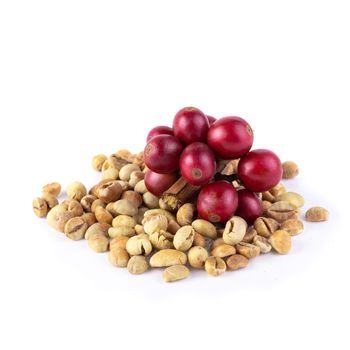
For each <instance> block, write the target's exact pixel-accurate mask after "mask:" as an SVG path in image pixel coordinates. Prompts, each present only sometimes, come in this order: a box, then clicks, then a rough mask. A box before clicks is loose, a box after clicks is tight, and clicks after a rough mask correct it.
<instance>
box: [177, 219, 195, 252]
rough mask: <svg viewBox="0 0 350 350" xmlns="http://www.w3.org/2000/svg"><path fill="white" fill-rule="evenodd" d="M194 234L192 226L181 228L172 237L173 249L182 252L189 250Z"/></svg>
mask: <svg viewBox="0 0 350 350" xmlns="http://www.w3.org/2000/svg"><path fill="white" fill-rule="evenodd" d="M194 233H195V231H194V229H193V227H192V226H190V225H187V226H182V227H181V228H180V229H179V230H178V231H177V232H176V234H175V236H174V241H173V243H174V247H175V248H176V249H177V250H181V251H183V252H185V251H186V250H188V249H190V248H191V247H192V244H193V240H194Z"/></svg>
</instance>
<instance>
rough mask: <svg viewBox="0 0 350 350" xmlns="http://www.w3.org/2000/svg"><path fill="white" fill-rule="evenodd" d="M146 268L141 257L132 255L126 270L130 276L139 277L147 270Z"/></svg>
mask: <svg viewBox="0 0 350 350" xmlns="http://www.w3.org/2000/svg"><path fill="white" fill-rule="evenodd" d="M148 266H149V265H148V262H147V260H146V258H145V257H144V256H143V255H134V256H132V257H131V258H130V260H129V261H128V265H127V269H128V271H129V272H130V273H131V274H132V275H140V274H142V273H144V272H146V271H147V270H148Z"/></svg>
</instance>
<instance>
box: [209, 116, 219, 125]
mask: <svg viewBox="0 0 350 350" xmlns="http://www.w3.org/2000/svg"><path fill="white" fill-rule="evenodd" d="M207 118H208V121H209V126H212V125H213V124H214V123H215V122H216V121H217V119H216V118H214V117H212V116H211V115H207Z"/></svg>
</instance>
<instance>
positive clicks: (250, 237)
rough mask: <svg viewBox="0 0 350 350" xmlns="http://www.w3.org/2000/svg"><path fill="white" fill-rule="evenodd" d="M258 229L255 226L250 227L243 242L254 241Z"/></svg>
mask: <svg viewBox="0 0 350 350" xmlns="http://www.w3.org/2000/svg"><path fill="white" fill-rule="evenodd" d="M257 234H258V233H257V231H256V229H255V228H254V227H249V228H248V230H247V232H246V234H245V235H244V237H243V239H242V242H245V243H252V242H253V239H254V237H255V236H256V235H257Z"/></svg>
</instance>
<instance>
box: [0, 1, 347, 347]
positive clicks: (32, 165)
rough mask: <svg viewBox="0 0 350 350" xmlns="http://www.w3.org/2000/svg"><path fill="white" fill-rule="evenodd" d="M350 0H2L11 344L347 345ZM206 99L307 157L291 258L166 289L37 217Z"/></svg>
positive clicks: (0, 261) (6, 291)
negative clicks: (44, 194) (43, 199)
mask: <svg viewBox="0 0 350 350" xmlns="http://www.w3.org/2000/svg"><path fill="white" fill-rule="evenodd" d="M347 5H348V2H347V1H336V0H332V1H305V0H303V1H179V0H177V1H150V0H147V1H87V0H85V1H73V0H68V1H63V0H60V1H48V0H46V1H16V0H9V1H6V0H5V1H1V2H0V117H1V127H0V131H1V138H0V143H1V144H0V146H1V147H0V149H1V183H2V184H1V189H2V190H1V194H2V196H1V201H0V206H1V211H0V212H1V242H0V247H1V248H0V249H1V253H0V270H1V277H0V278H1V286H0V322H1V326H0V348H1V349H4V350H5V349H6V350H8V349H93V348H94V349H103V348H107V349H111V348H121V347H123V348H131V349H134V348H152V349H158V348H161V349H175V348H176V349H179V348H180V347H181V348H183V349H187V348H192V349H203V348H210V349H213V348H233V349H253V348H258V347H259V348H264V349H265V348H269V349H281V348H282V349H299V348H303V349H304V348H312V349H321V348H335V349H348V348H349V345H350V344H349V338H348V326H349V312H350V308H349V295H350V289H349V285H348V284H347V283H348V282H349V267H350V264H349V244H350V242H349V235H350V233H349V227H348V226H349V225H348V224H346V223H345V220H346V216H347V212H348V210H349V205H348V201H349V199H348V198H349V189H348V165H347V163H348V162H349V156H348V153H347V152H348V151H349V146H350V145H349V135H348V127H347V125H346V123H347V121H348V119H349V112H350V107H349V96H350V86H349V84H350V83H349V82H350V69H349V66H350V65H349V62H350V53H349V33H350V21H349V16H350V12H349V10H348V8H347ZM187 105H194V106H197V107H199V108H201V109H202V110H203V111H204V112H206V113H207V114H211V115H213V116H215V117H221V116H226V115H239V116H241V117H243V118H246V119H247V120H248V121H249V122H250V123H251V125H252V126H253V128H254V131H255V147H257V148H259V147H265V148H270V149H273V150H274V151H275V152H277V153H278V154H279V156H280V157H281V159H282V160H287V159H292V160H295V161H296V162H297V163H298V164H299V165H300V176H299V177H298V178H297V179H296V180H293V181H288V182H286V186H287V187H288V188H289V189H291V190H295V191H298V192H300V193H302V194H303V195H304V196H305V199H306V206H305V209H306V208H308V207H310V206H313V205H322V206H324V207H327V208H328V209H329V211H330V213H331V219H330V221H329V222H327V223H323V224H307V225H306V229H305V232H304V233H303V234H301V235H300V236H297V237H295V238H294V239H293V244H294V247H293V251H292V253H291V254H290V255H287V256H277V255H274V254H271V255H269V256H260V257H258V258H257V259H255V260H254V261H252V262H251V264H250V266H249V267H248V268H247V269H245V270H242V271H238V272H233V273H226V274H225V275H223V276H221V277H219V278H212V277H210V276H207V275H206V273H205V272H198V273H194V274H193V275H192V276H191V277H190V278H189V279H188V280H185V281H183V282H181V283H175V284H165V283H164V282H163V281H162V279H161V271H160V270H156V271H152V272H149V273H146V274H144V275H141V276H132V275H129V274H128V272H127V271H126V270H123V269H116V268H113V267H112V266H111V265H109V263H108V261H107V256H106V255H105V254H96V253H94V252H92V251H91V250H90V249H89V248H88V247H87V244H86V242H85V241H82V242H72V241H70V240H68V239H66V238H65V237H64V235H62V234H60V233H57V232H54V231H53V230H52V229H50V228H48V227H47V225H46V222H45V220H39V219H37V218H36V217H35V216H34V215H33V213H32V209H31V201H32V199H33V198H34V197H36V196H38V195H39V194H40V189H41V187H42V185H44V184H46V183H48V182H51V181H59V182H61V183H62V185H63V186H66V185H67V184H68V183H69V182H71V181H75V180H80V181H83V182H84V183H85V184H86V185H87V186H91V185H92V184H94V183H95V182H96V181H97V180H98V174H96V173H94V171H93V170H92V169H91V166H90V160H91V157H92V156H93V155H94V154H96V153H101V152H102V153H106V154H110V153H112V152H114V151H116V150H118V149H123V148H127V149H130V150H132V151H134V152H136V151H139V150H142V149H143V147H144V140H145V137H146V134H147V131H148V130H149V129H150V128H151V127H153V126H155V125H158V124H169V125H171V122H172V118H173V116H174V114H175V113H176V111H177V110H178V109H180V108H182V107H184V106H187Z"/></svg>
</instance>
